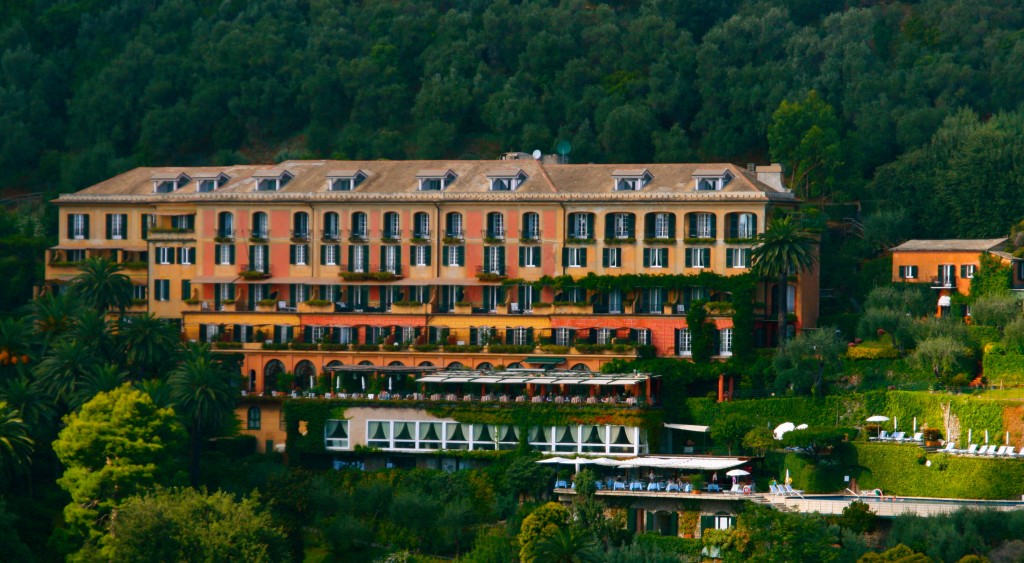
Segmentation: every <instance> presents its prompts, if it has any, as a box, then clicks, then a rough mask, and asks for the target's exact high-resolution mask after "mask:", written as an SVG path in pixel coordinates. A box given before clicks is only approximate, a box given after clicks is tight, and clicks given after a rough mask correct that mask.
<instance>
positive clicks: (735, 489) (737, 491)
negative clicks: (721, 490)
mask: <svg viewBox="0 0 1024 563" xmlns="http://www.w3.org/2000/svg"><path fill="white" fill-rule="evenodd" d="M726 492H728V493H730V494H737V495H742V494H743V487H741V486H740V484H739V483H736V484H734V485H733V486H732V488H731V489H729V490H728V491H726Z"/></svg>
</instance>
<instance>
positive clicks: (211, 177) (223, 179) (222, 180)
mask: <svg viewBox="0 0 1024 563" xmlns="http://www.w3.org/2000/svg"><path fill="white" fill-rule="evenodd" d="M195 178H196V182H197V183H198V189H199V193H204V192H212V191H214V190H216V189H218V188H220V187H221V186H223V185H224V184H226V183H227V182H228V180H230V179H231V177H230V176H228V175H227V174H225V173H223V172H218V173H216V174H210V173H200V174H196V175H195Z"/></svg>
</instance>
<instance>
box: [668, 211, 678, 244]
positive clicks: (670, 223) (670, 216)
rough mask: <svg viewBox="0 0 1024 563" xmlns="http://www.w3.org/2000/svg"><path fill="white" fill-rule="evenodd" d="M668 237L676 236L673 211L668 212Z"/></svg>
mask: <svg viewBox="0 0 1024 563" xmlns="http://www.w3.org/2000/svg"><path fill="white" fill-rule="evenodd" d="M668 237H669V238H673V239H674V238H676V214H675V213H669V214H668Z"/></svg>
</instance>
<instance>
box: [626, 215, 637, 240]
mask: <svg viewBox="0 0 1024 563" xmlns="http://www.w3.org/2000/svg"><path fill="white" fill-rule="evenodd" d="M634 237H636V215H634V214H632V213H627V214H626V238H634Z"/></svg>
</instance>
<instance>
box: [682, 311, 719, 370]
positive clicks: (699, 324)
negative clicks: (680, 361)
mask: <svg viewBox="0 0 1024 563" xmlns="http://www.w3.org/2000/svg"><path fill="white" fill-rule="evenodd" d="M686 326H687V327H689V329H690V349H691V351H692V353H691V358H692V359H693V361H694V363H698V364H702V363H707V362H709V361H711V356H712V355H713V354H714V343H715V325H714V324H712V323H711V322H709V321H708V313H707V311H706V310H704V302H703V301H700V300H697V301H694V302H692V303H690V310H689V311H687V312H686Z"/></svg>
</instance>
